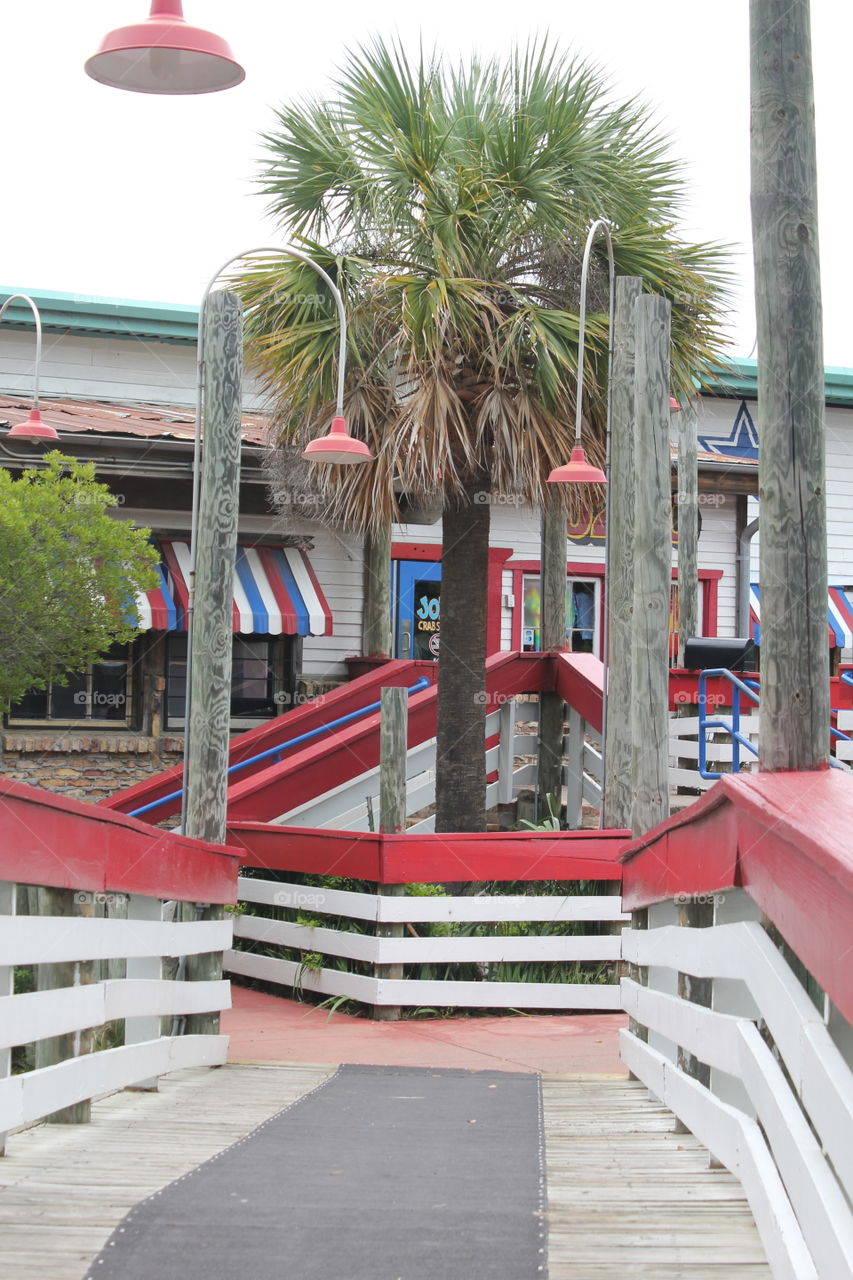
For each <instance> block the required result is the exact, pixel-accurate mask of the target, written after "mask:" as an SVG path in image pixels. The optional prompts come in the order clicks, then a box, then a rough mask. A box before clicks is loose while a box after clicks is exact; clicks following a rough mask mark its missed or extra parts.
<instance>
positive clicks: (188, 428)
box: [0, 396, 269, 445]
mask: <svg viewBox="0 0 853 1280" xmlns="http://www.w3.org/2000/svg"><path fill="white" fill-rule="evenodd" d="M39 408H40V409H41V416H42V421H43V422H46V423H47V424H48V425H49V426H51V427H54V428H55V429H56V430H57V431H58V432H59V434H60V436H62V435H82V434H89V435H105V436H131V437H138V438H140V439H156V438H160V439H163V440H183V441H187V442H191V441H192V440H193V439H194V438H195V412H194V411H193V410H191V409H187V408H185V407H180V406H177V407H175V408H169V407H168V406H165V407H164V406H163V405H144V404H143V405H139V404H134V405H121V404H100V403H93V402H92V401H89V400H44V399H42V400H40V401H39ZM29 411H30V401H29V400H20V399H18V398H17V397H13V396H0V423H2V422H7V423H8V424H9V425H10V426H15V424H16V423H18V422H25V421H26V419H27V415H28V414H29ZM241 434H242V438H243V441H244V443H245V444H254V445H265V444H267V443H268V440H269V418H268V417H267V416H266V415H265V414H262V413H244V414H243V415H242V427H241Z"/></svg>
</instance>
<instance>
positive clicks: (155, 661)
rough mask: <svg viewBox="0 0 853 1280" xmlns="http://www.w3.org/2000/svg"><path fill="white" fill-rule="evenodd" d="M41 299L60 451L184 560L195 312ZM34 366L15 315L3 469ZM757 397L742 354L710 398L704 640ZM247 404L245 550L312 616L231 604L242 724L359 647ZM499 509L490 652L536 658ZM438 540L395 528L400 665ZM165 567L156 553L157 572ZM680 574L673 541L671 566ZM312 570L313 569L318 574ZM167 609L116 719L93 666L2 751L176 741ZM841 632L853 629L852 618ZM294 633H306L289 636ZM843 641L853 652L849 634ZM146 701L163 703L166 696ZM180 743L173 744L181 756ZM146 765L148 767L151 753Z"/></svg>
mask: <svg viewBox="0 0 853 1280" xmlns="http://www.w3.org/2000/svg"><path fill="white" fill-rule="evenodd" d="M13 292H16V290H13V289H11V288H9V289H3V290H0V297H6V296H8V295H9V294H11V293H13ZM31 296H32V297H33V298H34V300H35V302H36V304H37V305H38V307H39V309H40V312H41V316H42V323H43V326H44V352H43V358H42V365H41V395H42V401H43V405H42V412H43V417H44V419H45V421H46V422H49V423H51V424H52V425H54V426H56V427H57V430H58V431H59V433H60V436H61V437H63V438H62V439H61V441H60V447H62V448H63V449H65V450H66V451H67V452H70V453H73V454H75V456H79V457H81V458H85V459H92V460H94V461H95V462H96V465H97V469H98V473H99V477H100V478H102V479H103V480H104V481H105V482H106V483H108V484H109V485H110V486H111V488H112V489H113V491H114V493H115V494H116V500H117V504H118V505H117V508H116V515H117V517H118V518H122V519H133V520H135V521H136V522H137V523H139V524H143V525H145V526H147V527H149V528H151V530H152V533H153V534H154V535H155V537H156V538H157V539H158V540H159V541H160V542H161V544H162V545H163V546H164V548H165V547H172V548H173V549H174V548H177V550H176V551H175V552H174V555H173V562H174V563H177V556H178V551H179V549H180V547H181V545H182V544H183V543H185V542H186V540H187V539H188V535H189V528H190V506H191V472H192V436H193V429H194V428H193V416H194V405H195V388H196V363H195V355H196V352H195V345H196V323H197V310H196V308H194V307H186V306H173V305H163V304H156V303H142V302H127V301H121V300H115V299H100V298H90V297H82V296H79V295H67V294H57V293H46V292H43V291H31ZM33 355H34V336H33V325H32V317H31V313H30V312H29V309H28V308H21V307H18V308H16V307H14V306H13V307H12V308H10V310H9V311H8V312H7V315H6V317H5V318H4V322H3V324H2V326H0V461H2V463H3V465H5V466H7V467H9V468H10V469H19V468H21V467H22V466H25V465H27V464H28V463H29V462H31V461H32V460H33V459H35V458H37V457H38V456H39V455H40V454H41V452H42V451H43V447H42V446H41V445H40V444H32V443H30V442H27V441H21V440H17V439H12V440H9V439H7V438H6V437H5V435H4V434H3V427H2V423H3V422H4V421H5V422H6V423H7V424H11V425H13V424H14V423H15V422H18V421H21V420H22V419H23V418H24V417H25V416H26V411H27V409H28V407H29V397H30V395H31V391H32V374H33ZM826 389H827V493H828V508H829V582H830V584H832V585H834V586H836V587H839V588H842V589H844V588H846V587H849V586H851V584H853V562H851V554H853V523H851V521H850V519H849V511H850V506H851V497H853V372H848V371H844V370H836V369H829V370H827V373H826ZM755 394H756V388H755V363H754V362H751V361H738V362H735V363H734V365H733V367H732V370H731V371H730V372H729V373H728V374H726V375H724V376H721V377H720V378H719V379H718V381H717V382H716V383H715V385H714V387H713V388H712V389H711V391H710V392H709V393H707V394H705V395H703V396H702V399H701V408H700V418H699V436H700V455H699V456H700V514H701V533H700V538H699V572H700V584H701V589H700V624H701V629H702V631H703V634H709V635H735V634H737V622H736V601H737V582H738V564H737V550H738V538H739V534H740V531H741V529H742V528H743V527H744V525H746V524H747V523H748V522H749V521H750V520H751V519H752V518H753V516H754V514H755V510H756V507H757V502H756V498H755V496H754V495H756V493H757V463H756V461H755V457H756V456H757V451H756V446H757V438H756V436H755V426H754V424H755V419H756V405H755ZM245 409H246V412H245V416H244V449H243V467H242V491H241V518H240V534H239V537H240V542H241V544H243V545H245V546H246V547H252V548H254V547H256V546H261V547H264V548H265V549H271V550H273V551H281V550H282V549H284V550H285V551H286V552H287V555H288V556H290V559H291V562H292V564H293V568H294V571H296V572H297V574H298V575H299V574H301V575H302V576H301V579H300V580H301V581H302V582H303V591H302V595H303V597H304V600H303V603H304V608H305V616H306V618H307V619H308V621H307V622H305V621H303V623H302V625H300V626H299V627H297V625H296V624H295V623H294V622H292V621H291V622H290V623H288V622H287V621H286V620H285V621H282V619H281V617H280V616H279V615H276V616H275V618H274V620H273V621H272V622H270V623H268V624H267V625H269V632H268V633H265V632H264V631H263V629H262V628H263V626H264V625H265V624H264V622H263V618H264V616H265V615H264V613H263V610H261V611H260V612H256V613H254V614H253V613H252V612H251V608H250V602H247V600H246V599H243V598H242V597H240V598H239V599H238V595H239V593H236V594H235V632H237V631H238V628H241V630H240V631H239V632H238V635H237V638H236V639H235V645H237V644H242V648H241V650H240V655H239V658H240V662H241V663H242V667H241V670H242V672H243V677H242V678H243V680H244V686H245V688H247V689H248V688H252V689H254V692H255V693H257V694H258V696H257V697H255V698H254V699H253V698H252V697H246V698H243V699H242V702H241V700H240V699H239V698H238V699H237V700H236V701H237V705H235V708H234V711H235V715H234V728H235V730H236V729H239V728H240V727H243V726H245V725H246V724H248V723H252V722H254V721H255V720H257V719H258V718H263V717H265V716H269V715H272V714H275V713H276V711H280V710H282V709H285V708H286V707H287V706H288V705H291V703H292V700H293V699H294V698H299V697H303V696H311V695H312V694H313V693H315V692H317V691H319V690H320V689H322V688H325V687H328V686H329V685H331V684H335V683H338V682H340V681H341V680H344V679H346V678H347V675H348V667H347V661H346V660H347V659H348V658H355V657H357V656H358V655H360V654H361V653H362V580H363V563H362V547H361V541H360V539H359V538H358V537H356V536H353V535H349V534H346V535H344V534H338V533H336V532H333V531H330V530H328V529H327V528H325V527H323V526H322V525H320V524H319V523H317V522H315V521H312V520H310V519H307V518H306V519H302V518H295V519H294V518H293V517H291V518H290V520H289V522H288V527H287V536H284V534H283V525H282V522H281V520H280V519H279V518H278V517H277V516H276V515H275V514H274V513H273V512H272V509H271V507H270V504H269V499H268V494H267V490H266V481H265V475H264V469H263V455H264V446H265V440H266V433H265V418H264V412H263V411H264V404H263V401H262V399H261V397H260V395H259V393H258V390H257V388H256V387H255V386H253V385H252V383H251V381H250V380H247V385H246V388H245ZM674 438H675V433H674V434H673V439H674ZM490 503H491V546H492V563H491V565H490V580H489V601H490V606H489V607H490V620H489V643H490V647H491V648H492V649H497V648H501V649H517V648H534V647H536V645H537V640H538V631H537V627H538V615H537V608H538V604H537V578H538V568H539V515H538V512H536V511H534V510H532V509H530V508H528V507H525V506H520V505H518V503H517V500H516V499H515V498H514V497H513V496H512V495H501V494H494V495H492V496H491V499H490ZM580 525H581V527H578V528H572V529H570V530H569V531H568V533H569V536H568V538H567V556H566V559H567V575H568V578H569V580H570V583H571V595H570V596H569V604H568V607H567V629H568V631H569V633H570V636H569V638H570V640H571V643H572V646H573V647H574V648H580V649H585V650H591V651H593V652H597V653H600V651H601V632H602V626H601V622H602V605H603V601H602V587H603V579H604V538H603V533H604V525H603V513H602V512H600V511H599V512H593V513H591V515H590V517H589V519H587V520H583V521H581V522H580ZM440 543H441V524H440V522H438V523H436V524H433V525H420V524H418V525H415V524H411V525H402V526H399V527H398V528H396V529H395V531H394V537H393V553H392V554H393V559H394V566H393V568H394V591H393V596H394V616H393V618H391V619H389V627H390V628H391V633H392V640H393V650H394V654H395V656H401V657H402V656H417V657H435V655H436V652H437V648H438V644H439V643H440V634H438V633H437V627H440V589H439V579H440ZM300 556H301V557H302V560H299V559H298V557H300ZM166 558H167V556H166V551H165V550H164V561H165V560H166ZM303 561H304V562H305V565H306V573H305V574H302V570H301V565H302V562H303ZM252 563H254V564H255V566H256V569H255V570H252V569H251V566H250V565H249V563H248V560H247V566H248V567H247V568H246V573H247V574H248V578H249V586H250V588H252V587H257V588H258V590H259V591H260V593H261V595H263V596H264V598H265V599H266V600H267V601H268V602H269V600H270V599H271V597H270V590H271V589H272V588H275V586H276V583H275V581H274V580H273V579H274V578H275V574H274V572H273V570H272V568H269V572H270V573H271V574H272V579H270V580H268V581H265V580H263V578H262V575H260V574H259V572H258V571H257V564H258V561H257V558H255V559H254V560H253V561H252ZM676 563H677V552H676V549H675V547H674V548H673V566H674V567H675V566H676ZM271 564H272V562H271V561H269V565H271ZM269 565H268V567H269ZM285 572H286V570H285V569H282V573H283V574H284V573H285ZM306 574H310V575H312V576H311V578H310V581H309V578H308V577H307V576H306ZM253 575H254V577H253ZM749 576H750V583H757V582H758V571H757V540H755V541H753V544H752V562H751V567H750V570H749ZM312 582H313V584H314V587H316V591H314V587H312V586H311V583H312ZM170 583H171V585H172V587H174V586H175V584H174V583H173V582H172V579H171V577H170V575H169V574H168V573H167V574H166V575H165V579H164V585H165V586H166V587H167V588H168V586H169V584H170ZM291 585H292V584H291ZM235 592H236V589H235ZM312 592H313V595H312ZM175 603H176V609H177V615H178V616H177V617H176V618H175V617H173V615H172V614H169V617H168V621H167V623H166V625H165V626H164V625H163V618H162V615H161V614H158V613H157V609H156V608H154V609H152V611H151V617H150V618H148V619H147V621H148V628H149V630H148V634H147V635H146V636H145V637H143V638H142V640H141V641H137V642H136V646H135V651H134V653H133V654H132V655H131V656H130V659H129V664H128V667H127V679H128V681H129V686H128V687H129V688H130V686H133V687H132V696H131V693H130V692H129V693H128V697H127V700H126V702H125V704H124V708H125V710H124V712H122V714H121V715H116V716H115V717H114V718H113V719H104V718H103V717H102V716H100V715H98V714H96V712H97V707H96V706H95V704H94V702H93V701H92V698H94V693H93V692H92V686H91V680H92V676H91V673H90V674H89V676H88V677H87V678H88V679H89V685H88V686H86V687H87V688H88V690H89V693H90V694H91V695H92V696H91V697H90V700H89V702H88V703H87V704H86V711H87V715H86V724H84V725H81V724H80V722H79V717H78V718H77V719H74V717H73V716H69V706H68V699H67V698H66V699H63V698H62V697H61V696H58V697H57V699H56V707H55V708H53V707H50V706H48V705H47V704H46V703H45V700H44V699H43V698H42V699H41V700H38V699H36V700H35V701H32V702H31V705H29V706H28V707H27V708H24V710H25V711H26V712H27V714H21V713H20V709H18V713H17V714H15V713H13V714H12V715H11V716H9V717H7V728H6V734H5V738H4V745H5V747H6V749H7V751H8V750H9V749H10V743H11V745H12V749H14V747H15V744H16V737H15V735H16V734H17V737H18V739H23V740H31V739H32V737H33V734H34V733H35V731H36V730H38V729H39V728H40V727H43V726H44V725H45V724H46V723H47V722H50V724H51V727H56V728H59V727H63V728H64V729H65V730H67V731H69V732H70V731H72V730H74V731H80V730H81V729H87V730H90V731H91V732H93V733H94V732H95V731H97V732H98V733H99V734H100V736H101V738H104V739H105V740H107V741H109V740H110V735H113V736H115V735H116V734H119V736H120V737H121V740H122V741H125V740H127V739H128V738H129V736H132V735H136V736H137V738H139V739H143V738H144V739H146V740H149V741H153V740H154V739H160V740H161V747H160V748H159V750H160V751H161V753H162V740H163V739H164V738H165V739H168V738H169V735H170V734H176V735H179V734H180V733H181V731H182V728H183V720H182V696H183V693H182V688H181V686H180V681H181V677H182V659H181V654H180V641H179V635H178V633H179V630H180V607H179V606H180V601H179V599H177V591H176V602H175ZM754 603H757V597H756V598H755V599H754ZM418 609H420V610H421V611H422V612H423V613H424V614H425V615H429V614H432V617H429V618H428V622H429V623H431V624H432V625H431V626H428V627H425V628H423V629H422V630H419V629H418V618H417V612H418ZM238 613H239V619H240V620H239V621H238V620H237V619H238ZM273 613H275V610H274V608H273ZM435 615H439V616H438V617H436V616H435ZM270 616H271V615H270ZM158 618H159V622H158ZM247 618H248V619H249V624H248V625H246V623H245V619H247ZM849 624H850V625H853V612H851V614H850V618H849ZM296 631H301V632H302V634H301V635H297V634H294V633H295V632H296ZM155 633H159V634H157V635H155ZM843 638H844V640H845V644H846V645H847V646H849V645H850V635H849V631H848V632H846V633H845V635H844V637H843ZM837 647H840V646H837ZM237 659H238V654H237V651H236V649H235V661H237ZM264 664H266V665H265V666H264ZM264 682H265V692H264V693H263V696H261V695H260V687H261V685H263V684H264ZM154 693H159V694H160V695H161V696H160V697H159V699H158V698H156V697H154V696H153V695H154ZM56 712H59V713H60V714H56ZM78 736H79V733H78ZM178 746H179V740H178V739H177V738H176V739H175V740H174V749H175V750H177V749H178ZM139 754H140V756H142V755H145V752H140V753H139ZM139 764H140V767H144V766H143V762H142V760H141V759H140V761H139ZM148 767H160V762H159V760H157V761H151V762H149V763H148ZM27 776H29V775H27Z"/></svg>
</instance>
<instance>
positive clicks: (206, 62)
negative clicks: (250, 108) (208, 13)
mask: <svg viewBox="0 0 853 1280" xmlns="http://www.w3.org/2000/svg"><path fill="white" fill-rule="evenodd" d="M85 70H86V74H87V75H89V76H91V77H92V79H93V80H97V81H98V82H99V83H100V84H106V85H109V86H110V87H111V88H113V89H127V90H130V92H132V93H165V94H181V93H217V92H218V91H219V90H220V89H232V88H233V87H234V86H235V85H238V84H240V83H241V82H242V81H243V80H245V78H246V73H245V71H244V70H243V68H242V67H241V66H240V64H239V62H237V61H236V59H235V57H234V54H233V53H232V52H231V49H230V48H229V46H228V44H227V43H226V42H225V41H224V40H223V39H222V38H221V36H217V35H214V34H213V32H211V31H205V30H203V29H202V28H201V27H191V26H190V25H189V24H188V23H187V22H185V21H184V14H183V8H182V6H181V0H152V4H151V13H150V16H149V17H148V18H146V19H145V21H144V22H139V23H136V24H134V25H132V26H129V27H119V28H117V30H115V31H111V32H110V33H109V35H107V36H105V37H104V40H103V42H102V43H101V47H100V48H99V49H98V51H97V53H95V54H93V55H92V57H91V58H89V60H88V62H87V63H86V64H85Z"/></svg>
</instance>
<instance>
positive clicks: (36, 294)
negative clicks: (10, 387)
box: [0, 287, 198, 345]
mask: <svg viewBox="0 0 853 1280" xmlns="http://www.w3.org/2000/svg"><path fill="white" fill-rule="evenodd" d="M15 293H26V294H28V295H29V296H30V297H31V298H32V300H33V302H34V303H35V304H36V306H37V307H38V309H39V314H40V315H41V323H42V328H43V329H44V330H45V331H46V332H50V333H56V332H62V333H76V334H104V335H109V336H110V337H113V338H156V339H157V340H158V341H160V342H176V343H184V344H187V345H189V344H195V341H196V337H197V334H198V307H193V306H182V305H180V304H178V303H171V302H133V301H129V300H128V299H126V298H98V297H94V296H92V295H91V294H85V293H54V292H53V291H51V290H45V289H12V288H8V287H6V288H0V305H2V302H3V300H4V299H5V298H8V297H10V296H11V295H12V294H15ZM3 323H4V324H9V325H10V326H12V327H14V328H17V329H22V328H26V329H29V328H31V327H32V323H33V313H32V311H31V310H30V308H29V307H28V306H27V305H26V303H19V302H13V303H12V306H11V307H10V308H9V310H8V311H7V312H6V314H5V315H4V317H3Z"/></svg>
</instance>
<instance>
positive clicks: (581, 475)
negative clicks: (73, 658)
mask: <svg viewBox="0 0 853 1280" xmlns="http://www.w3.org/2000/svg"><path fill="white" fill-rule="evenodd" d="M548 483H549V484H606V483H607V476H606V475H605V474H604V472H603V471H602V470H601V469H600V467H594V466H593V465H592V464H591V463H589V462H587V460H586V454H585V453H584V451H583V447H582V445H579V444H576V445H575V447H574V449H572V456H571V458H570V459H569V461H568V462H566V463H564V465H563V466H562V467H555V468H554V470H553V471H552V472H551V474H550V475H549V477H548Z"/></svg>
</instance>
